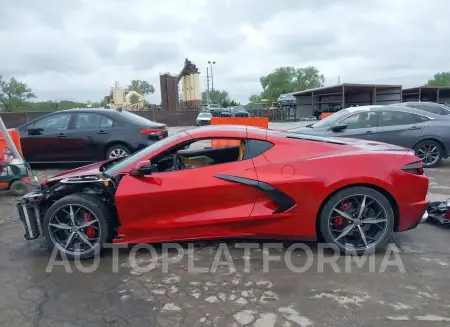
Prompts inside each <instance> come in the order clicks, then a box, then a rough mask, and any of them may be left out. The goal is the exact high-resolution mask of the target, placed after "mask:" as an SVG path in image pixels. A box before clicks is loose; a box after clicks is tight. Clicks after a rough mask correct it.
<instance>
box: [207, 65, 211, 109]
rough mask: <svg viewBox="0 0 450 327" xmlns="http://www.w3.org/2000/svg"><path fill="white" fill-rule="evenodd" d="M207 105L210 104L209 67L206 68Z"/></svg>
mask: <svg viewBox="0 0 450 327" xmlns="http://www.w3.org/2000/svg"><path fill="white" fill-rule="evenodd" d="M206 90H207V92H206V103H207V104H210V102H211V100H210V96H209V67H206Z"/></svg>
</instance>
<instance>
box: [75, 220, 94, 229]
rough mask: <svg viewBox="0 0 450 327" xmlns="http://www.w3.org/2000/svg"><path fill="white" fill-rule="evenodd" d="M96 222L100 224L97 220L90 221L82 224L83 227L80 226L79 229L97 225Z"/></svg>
mask: <svg viewBox="0 0 450 327" xmlns="http://www.w3.org/2000/svg"><path fill="white" fill-rule="evenodd" d="M96 222H98V220H97V219H95V220H90V221H88V222H85V223H84V224H81V225H80V226H79V228H86V227H89V226H91V225H92V224H95V223H96Z"/></svg>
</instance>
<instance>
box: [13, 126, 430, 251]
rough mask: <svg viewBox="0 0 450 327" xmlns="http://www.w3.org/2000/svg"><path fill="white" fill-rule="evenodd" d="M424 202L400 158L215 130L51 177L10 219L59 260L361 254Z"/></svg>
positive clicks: (314, 141) (280, 135)
mask: <svg viewBox="0 0 450 327" xmlns="http://www.w3.org/2000/svg"><path fill="white" fill-rule="evenodd" d="M217 140H221V141H223V140H226V141H230V142H229V143H227V146H214V144H216V143H214V142H215V141H217ZM222 144H223V142H222ZM194 145H195V146H194ZM198 145H200V146H198ZM205 145H207V146H206V147H205ZM427 191H428V178H427V177H426V176H425V175H424V171H423V168H422V164H421V161H420V159H419V158H417V157H416V156H415V155H414V152H413V151H412V150H409V149H405V148H401V147H398V146H393V145H388V144H384V143H378V142H370V141H364V140H355V139H338V138H324V137H315V136H310V135H299V134H290V133H288V132H280V131H273V130H266V129H260V128H254V127H245V126H226V125H218V126H208V127H200V128H195V129H189V130H186V131H182V132H179V133H177V134H174V135H172V136H170V137H168V138H166V139H163V140H161V141H158V142H156V143H154V144H152V145H150V146H149V147H147V148H145V149H143V150H141V151H140V152H137V153H135V154H133V155H131V156H129V157H126V158H118V159H113V160H109V161H105V162H101V163H97V164H92V165H88V166H84V167H81V168H78V169H74V170H71V171H68V172H66V173H63V174H60V175H57V176H55V177H53V178H50V179H48V180H46V181H44V182H42V183H41V185H40V186H39V187H38V188H36V189H35V190H34V191H32V192H31V193H29V194H27V195H25V196H24V197H23V198H21V199H20V200H19V201H18V202H17V204H16V208H17V210H18V214H19V218H20V220H21V221H22V224H23V226H24V229H25V238H26V239H28V240H31V239H36V238H39V237H43V236H45V237H46V238H47V239H48V241H49V242H50V243H52V244H53V245H54V246H56V247H57V248H58V249H59V250H60V251H62V252H64V254H65V255H66V256H67V257H70V258H73V257H81V258H88V257H91V256H93V255H94V254H95V253H96V251H100V250H101V249H102V247H103V245H104V244H105V243H108V242H114V243H131V244H135V243H141V242H144V243H151V242H166V241H181V240H196V239H211V238H231V237H244V238H259V239H261V238H271V239H286V238H289V239H298V240H314V239H321V240H324V241H325V242H327V243H330V244H334V245H336V246H337V247H339V249H340V250H341V251H343V252H345V251H357V252H363V251H368V250H376V249H378V248H381V247H383V246H385V245H386V243H387V242H388V241H389V237H390V236H391V235H392V233H394V232H401V231H405V230H408V229H412V228H415V227H416V226H417V225H418V224H419V223H420V222H421V221H422V218H423V217H424V216H425V215H426V208H427V205H428V199H427Z"/></svg>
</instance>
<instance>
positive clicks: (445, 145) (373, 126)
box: [289, 105, 450, 167]
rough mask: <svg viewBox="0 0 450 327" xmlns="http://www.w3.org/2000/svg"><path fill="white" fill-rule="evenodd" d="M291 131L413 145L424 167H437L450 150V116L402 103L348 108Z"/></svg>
mask: <svg viewBox="0 0 450 327" xmlns="http://www.w3.org/2000/svg"><path fill="white" fill-rule="evenodd" d="M289 132H293V133H300V134H310V135H319V136H330V137H351V138H358V139H365V140H372V141H378V142H385V143H390V144H395V145H399V146H403V147H407V148H411V149H414V150H415V152H416V155H417V156H418V157H419V158H421V159H422V161H423V165H424V167H435V166H438V165H439V164H440V162H441V160H442V159H443V158H447V157H448V156H449V152H450V116H447V115H436V114H433V113H430V112H426V111H422V110H418V109H413V108H405V107H402V106H391V105H389V106H362V107H354V108H347V109H343V110H340V111H338V112H336V113H334V114H333V115H331V116H328V117H327V118H325V119H323V120H321V121H319V122H317V123H315V124H310V125H307V126H306V127H305V126H303V127H298V128H293V129H290V130H289Z"/></svg>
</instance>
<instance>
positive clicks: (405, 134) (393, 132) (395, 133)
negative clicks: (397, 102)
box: [376, 110, 428, 148]
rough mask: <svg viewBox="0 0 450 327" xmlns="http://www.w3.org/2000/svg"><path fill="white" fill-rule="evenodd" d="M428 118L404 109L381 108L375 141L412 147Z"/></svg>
mask: <svg viewBox="0 0 450 327" xmlns="http://www.w3.org/2000/svg"><path fill="white" fill-rule="evenodd" d="M427 120H428V118H426V117H424V116H420V115H416V114H413V113H409V112H404V111H395V110H381V111H380V116H379V121H378V129H377V138H376V140H377V141H380V142H385V143H390V144H394V145H400V146H404V147H408V148H412V147H413V146H414V144H415V143H416V142H417V140H418V139H419V138H420V137H421V136H422V134H423V128H424V125H423V124H424V122H425V121H427Z"/></svg>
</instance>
